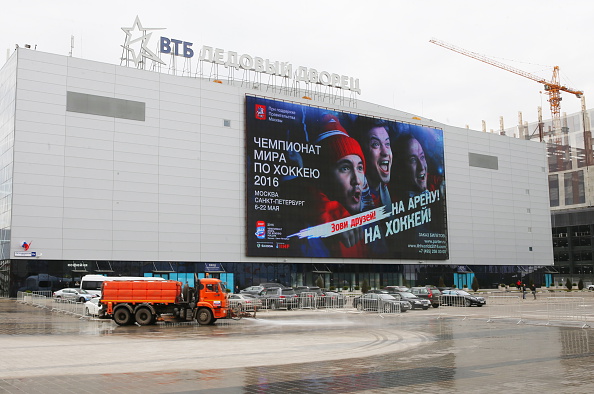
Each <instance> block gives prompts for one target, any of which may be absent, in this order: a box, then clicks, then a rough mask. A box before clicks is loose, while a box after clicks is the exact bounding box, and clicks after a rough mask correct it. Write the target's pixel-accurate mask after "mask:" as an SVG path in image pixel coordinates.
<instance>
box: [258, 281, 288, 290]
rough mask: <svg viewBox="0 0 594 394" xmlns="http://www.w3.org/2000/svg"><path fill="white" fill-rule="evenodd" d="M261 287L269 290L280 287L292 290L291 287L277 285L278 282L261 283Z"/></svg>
mask: <svg viewBox="0 0 594 394" xmlns="http://www.w3.org/2000/svg"><path fill="white" fill-rule="evenodd" d="M260 286H262V287H264V288H269V287H280V288H281V289H290V288H291V287H287V286H285V285H283V284H281V283H277V282H266V283H260Z"/></svg>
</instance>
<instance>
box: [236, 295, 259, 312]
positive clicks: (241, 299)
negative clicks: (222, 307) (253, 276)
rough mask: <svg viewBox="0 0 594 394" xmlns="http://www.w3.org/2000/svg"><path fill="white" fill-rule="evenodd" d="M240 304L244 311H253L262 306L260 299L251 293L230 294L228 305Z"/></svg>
mask: <svg viewBox="0 0 594 394" xmlns="http://www.w3.org/2000/svg"><path fill="white" fill-rule="evenodd" d="M237 305H240V306H241V307H242V309H243V310H244V311H248V312H251V311H255V310H258V309H260V308H262V300H261V299H259V298H258V297H257V296H255V295H252V294H230V295H229V306H230V307H231V308H233V307H235V306H237Z"/></svg>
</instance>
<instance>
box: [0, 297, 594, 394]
mask: <svg viewBox="0 0 594 394" xmlns="http://www.w3.org/2000/svg"><path fill="white" fill-rule="evenodd" d="M425 312H426V311H411V312H408V313H406V314H403V315H402V316H386V317H381V316H378V315H365V314H358V313H316V312H310V311H308V312H296V313H287V311H278V312H275V313H269V314H266V313H263V314H261V315H260V316H258V317H259V319H257V320H253V319H243V320H240V321H232V320H231V321H224V322H218V323H217V325H216V326H212V327H201V326H198V325H195V324H186V323H183V324H179V323H177V324H160V325H157V326H151V327H137V326H130V327H117V326H116V325H115V324H113V323H112V322H110V321H97V320H86V319H78V318H76V317H74V316H70V315H63V314H58V313H55V312H53V313H52V312H50V311H48V310H45V309H38V308H34V307H31V306H26V305H22V304H18V303H16V302H15V301H14V300H0V352H1V353H0V354H1V356H0V392H8V393H17V392H19V393H22V392H43V393H53V392H56V393H58V392H60V393H63V392H69V391H72V392H83V393H95V392H97V393H99V392H118V393H121V392H123V393H126V392H130V393H147V392H150V393H170V392H214V391H216V392H217V393H284V392H299V393H321V392H331V393H334V392H336V393H349V392H369V393H394V392H411V391H412V390H415V391H417V390H426V391H427V392H444V393H453V392H463V391H466V392H472V393H492V392H494V391H504V392H512V393H514V392H518V393H519V392H541V391H543V392H544V391H548V392H560V391H569V392H575V393H577V392H591V391H592V390H594V379H592V378H591V372H590V369H591V365H592V362H593V361H594V352H593V351H594V334H593V333H594V330H593V329H590V328H585V329H583V328H579V327H553V326H545V325H528V324H515V323H511V322H503V321H496V322H492V323H488V322H487V321H486V320H485V319H478V318H465V319H462V318H443V316H441V317H440V316H439V315H438V314H437V313H436V312H435V311H433V313H425Z"/></svg>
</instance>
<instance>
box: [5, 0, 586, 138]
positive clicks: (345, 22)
mask: <svg viewBox="0 0 594 394" xmlns="http://www.w3.org/2000/svg"><path fill="white" fill-rule="evenodd" d="M7 3H8V4H4V5H3V6H2V12H1V13H0V49H2V50H3V52H2V56H1V57H0V65H3V64H4V62H5V60H6V52H7V51H9V52H10V53H12V51H13V50H14V48H15V44H19V45H21V46H23V45H24V44H31V45H32V46H35V45H36V46H37V50H39V51H44V52H51V53H57V54H63V55H68V53H69V52H70V37H71V35H73V36H74V37H75V47H74V51H73V56H75V57H81V58H85V59H90V60H96V61H101V62H106V63H111V64H119V58H120V56H121V51H122V50H121V45H122V44H123V43H124V39H125V34H124V32H123V31H122V30H121V28H122V27H131V26H132V24H133V22H134V19H135V17H136V15H138V16H139V17H140V20H141V22H142V24H143V26H144V27H163V28H166V30H164V31H163V32H162V33H156V34H162V35H164V36H167V37H170V38H178V39H181V40H185V41H190V42H193V43H194V46H193V48H195V49H199V48H200V47H202V46H203V45H206V46H211V47H213V48H221V49H224V50H225V51H235V52H237V53H238V54H249V55H252V56H259V57H262V58H265V59H266V58H267V59H270V60H278V61H288V62H290V63H292V64H293V65H294V67H297V66H306V67H310V68H315V69H317V70H319V71H322V70H324V71H328V72H331V73H337V74H342V75H348V76H353V77H357V78H359V80H360V87H361V91H362V94H361V95H360V96H358V97H359V99H360V100H364V101H370V102H373V103H376V104H381V105H385V106H388V107H392V108H396V109H399V110H402V111H407V112H410V113H413V114H418V115H422V116H425V117H428V118H431V119H434V120H436V121H440V122H443V123H446V124H451V125H454V126H460V127H464V126H465V125H467V124H468V125H469V126H470V128H472V129H476V130H480V129H481V127H482V126H481V120H485V121H486V122H487V128H488V129H495V130H497V129H499V117H500V116H503V117H504V120H505V127H506V128H507V127H512V126H514V125H516V123H517V118H518V111H522V113H523V117H524V120H525V121H529V122H533V121H536V119H537V107H538V106H539V105H542V106H543V113H544V116H545V118H550V109H549V104H548V102H547V98H548V97H547V96H546V95H545V94H544V90H543V87H542V86H541V85H540V84H538V83H537V82H535V81H532V80H530V79H527V78H524V77H521V76H517V75H515V74H512V73H510V72H508V71H504V70H501V69H499V68H496V67H494V66H491V65H487V64H484V63H481V62H479V61H477V60H474V59H471V58H468V57H465V56H462V55H460V54H457V53H454V52H452V51H449V50H447V49H444V48H441V47H439V46H437V45H434V44H431V43H429V40H430V39H431V38H437V39H440V40H443V41H446V42H449V43H451V44H454V45H456V46H459V47H462V48H465V49H467V50H470V51H474V52H479V53H481V54H483V55H485V56H487V57H490V58H493V59H495V60H498V61H500V62H504V63H507V64H509V65H511V66H513V67H516V68H518V69H521V70H524V71H527V72H529V73H533V74H537V75H539V76H542V77H544V78H546V79H548V80H550V79H551V77H552V70H553V66H555V65H557V66H559V67H560V70H561V82H562V83H563V84H566V85H568V86H569V87H572V88H574V89H578V90H583V91H584V92H585V95H586V99H587V103H588V108H592V107H594V94H592V95H591V96H590V92H594V82H593V81H592V75H593V73H592V71H591V69H592V60H593V59H594V56H593V54H592V52H593V49H592V48H593V47H594V45H593V44H592V42H593V41H594V34H593V33H594V23H592V19H593V15H594V2H587V1H574V0H566V1H564V2H559V1H550V0H526V1H518V0H499V1H490V0H481V1H476V0H474V1H462V0H446V1H444V0H424V1H423V0H416V1H411V0H407V1H403V0H393V1H388V0H381V1H379V0H378V1H373V0H368V1H366V2H361V1H353V0H340V1H334V0H326V1H325V0H317V1H314V0H302V1H299V2H293V1H291V2H289V1H278V0H276V1H269V0H260V1H257V2H252V1H243V0H226V1H218V2H215V1H200V0H194V1H184V0H180V1H177V2H165V1H153V0H150V1H148V0H144V1H137V0H124V1H113V0H104V1H103V2H89V1H83V0H54V1H47V0H23V1H10V2H7ZM562 97H563V100H562V102H561V111H562V112H567V113H568V114H570V113H574V112H577V111H579V110H580V100H579V99H577V98H576V97H575V96H573V95H571V94H567V93H564V94H562ZM589 97H592V98H591V99H589V100H588V98H589Z"/></svg>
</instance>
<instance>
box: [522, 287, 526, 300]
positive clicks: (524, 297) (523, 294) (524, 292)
mask: <svg viewBox="0 0 594 394" xmlns="http://www.w3.org/2000/svg"><path fill="white" fill-rule="evenodd" d="M522 298H523V299H524V300H525V299H526V283H522Z"/></svg>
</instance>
